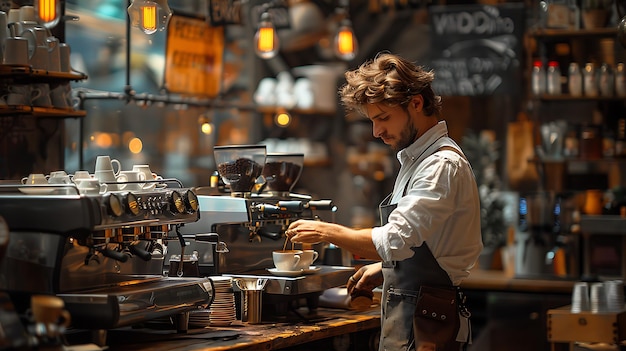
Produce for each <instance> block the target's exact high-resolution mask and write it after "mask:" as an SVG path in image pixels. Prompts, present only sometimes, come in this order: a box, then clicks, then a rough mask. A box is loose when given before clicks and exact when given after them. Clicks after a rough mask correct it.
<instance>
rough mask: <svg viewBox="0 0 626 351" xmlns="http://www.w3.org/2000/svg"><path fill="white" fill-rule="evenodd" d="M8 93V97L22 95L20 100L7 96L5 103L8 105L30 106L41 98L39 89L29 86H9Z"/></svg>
mask: <svg viewBox="0 0 626 351" xmlns="http://www.w3.org/2000/svg"><path fill="white" fill-rule="evenodd" d="M9 93H10V94H9V95H11V94H19V95H22V97H21V98H18V97H16V96H8V97H7V103H8V104H9V105H30V104H32V102H33V101H34V100H36V99H38V98H39V97H40V96H41V94H42V90H41V89H40V88H39V87H36V86H31V85H29V84H13V85H9ZM9 101H11V102H9ZM13 102H19V103H13Z"/></svg>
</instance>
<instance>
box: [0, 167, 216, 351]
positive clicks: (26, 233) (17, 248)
mask: <svg viewBox="0 0 626 351" xmlns="http://www.w3.org/2000/svg"><path fill="white" fill-rule="evenodd" d="M111 188H114V187H111ZM148 189H149V190H143V189H139V190H133V191H115V190H114V191H106V192H103V193H97V194H94V195H85V194H81V193H80V191H79V189H78V188H77V187H76V186H75V185H73V184H67V185H56V184H43V185H30V186H29V185H23V184H3V185H1V186H0V216H1V217H3V218H4V219H5V220H6V223H7V226H8V228H9V243H8V247H7V248H6V251H5V255H4V257H3V258H2V259H1V260H0V292H2V293H4V294H7V295H8V296H9V297H10V299H11V301H12V304H13V305H14V306H15V311H16V312H17V313H18V314H19V315H20V316H22V320H23V322H24V324H28V323H29V321H28V318H27V316H28V312H29V308H30V306H29V303H30V298H31V296H33V295H55V296H57V297H60V298H61V299H62V300H63V301H64V303H65V308H66V309H67V311H68V312H69V314H70V316H71V321H72V322H71V326H70V328H76V329H87V330H93V331H98V332H100V333H99V334H100V335H101V339H100V340H94V341H96V342H98V343H100V344H102V343H104V342H105V339H106V331H107V330H108V329H113V328H118V327H123V326H130V325H134V324H137V323H140V322H145V321H150V320H155V319H159V318H165V317H171V319H172V320H173V321H174V323H173V325H172V327H175V329H176V330H178V331H180V332H184V331H186V330H187V324H186V323H187V321H188V317H189V312H190V311H191V310H194V309H198V308H206V307H208V306H209V305H210V303H211V302H212V299H213V288H212V286H213V285H212V282H211V280H210V279H209V278H199V277H179V276H176V275H174V276H167V275H165V274H164V267H165V265H164V260H165V256H166V252H165V249H166V245H165V242H167V241H179V242H182V234H181V233H180V228H182V227H184V226H185V225H187V224H190V223H194V222H196V221H197V220H198V218H199V211H198V199H197V196H196V194H195V193H194V192H193V190H191V189H189V188H184V187H183V186H182V184H181V183H180V182H178V181H177V180H175V179H163V180H160V181H159V186H157V187H154V188H152V187H150V188H148ZM170 246H172V245H170ZM0 257H1V256H0ZM94 334H97V333H94Z"/></svg>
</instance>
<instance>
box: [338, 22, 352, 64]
mask: <svg viewBox="0 0 626 351" xmlns="http://www.w3.org/2000/svg"><path fill="white" fill-rule="evenodd" d="M334 49H335V55H337V57H338V58H340V59H342V60H344V61H349V60H352V59H354V58H355V57H356V54H357V51H358V42H357V40H356V36H355V35H354V30H353V29H352V23H351V22H350V20H349V19H344V20H342V21H341V25H340V26H339V30H338V31H337V35H336V36H335V42H334Z"/></svg>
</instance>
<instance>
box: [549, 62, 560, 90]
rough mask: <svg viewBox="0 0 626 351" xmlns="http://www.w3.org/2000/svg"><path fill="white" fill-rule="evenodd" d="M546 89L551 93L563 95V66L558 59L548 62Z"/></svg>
mask: <svg viewBox="0 0 626 351" xmlns="http://www.w3.org/2000/svg"><path fill="white" fill-rule="evenodd" d="M546 89H547V91H546V92H547V93H548V94H549V95H561V68H560V67H559V63H558V62H557V61H550V62H548V70H547V72H546Z"/></svg>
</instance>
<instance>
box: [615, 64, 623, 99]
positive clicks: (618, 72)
mask: <svg viewBox="0 0 626 351" xmlns="http://www.w3.org/2000/svg"><path fill="white" fill-rule="evenodd" d="M615 95H616V96H619V97H626V67H625V66H624V63H622V62H620V63H618V64H617V66H616V67H615Z"/></svg>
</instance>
